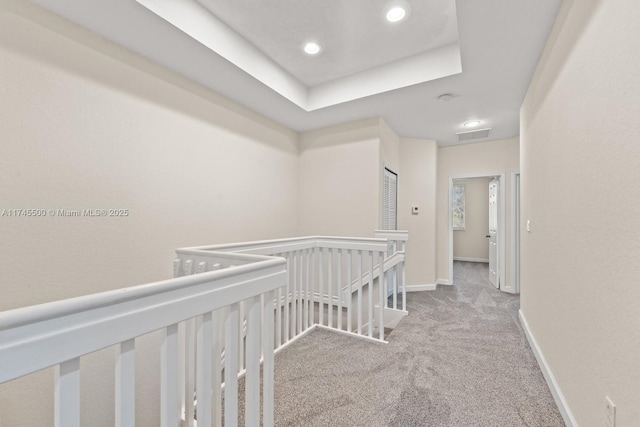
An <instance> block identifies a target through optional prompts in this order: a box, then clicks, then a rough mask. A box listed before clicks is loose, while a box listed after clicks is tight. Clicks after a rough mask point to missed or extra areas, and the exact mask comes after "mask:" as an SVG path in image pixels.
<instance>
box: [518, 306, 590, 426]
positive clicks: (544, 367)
mask: <svg viewBox="0 0 640 427" xmlns="http://www.w3.org/2000/svg"><path fill="white" fill-rule="evenodd" d="M518 313H519V315H520V323H521V324H522V329H524V334H525V335H526V337H527V341H529V346H530V347H531V350H532V351H533V355H534V356H535V357H536V360H537V361H538V366H540V370H541V371H542V375H543V376H544V379H545V380H546V381H547V385H548V386H549V390H550V391H551V394H552V395H553V399H554V400H555V401H556V405H558V410H559V411H560V415H562V418H563V420H564V422H565V424H566V425H567V427H578V423H577V422H576V419H575V418H574V417H573V414H572V413H571V409H570V408H569V405H568V404H567V401H566V399H565V398H564V395H563V394H562V390H560V386H559V385H558V382H557V381H556V377H555V376H554V375H553V372H551V369H550V368H549V365H548V364H547V360H546V359H545V357H544V354H542V350H541V349H540V347H538V343H537V342H536V339H535V338H534V337H533V334H532V333H531V330H530V329H529V324H528V323H527V319H526V318H525V317H524V313H523V312H522V310H518Z"/></svg>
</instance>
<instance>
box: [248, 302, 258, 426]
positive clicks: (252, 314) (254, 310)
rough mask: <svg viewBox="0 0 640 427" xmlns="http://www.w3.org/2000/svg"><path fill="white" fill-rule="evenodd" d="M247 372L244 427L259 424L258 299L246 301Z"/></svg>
mask: <svg viewBox="0 0 640 427" xmlns="http://www.w3.org/2000/svg"><path fill="white" fill-rule="evenodd" d="M247 303H248V317H247V353H246V354H247V371H246V374H245V425H246V426H258V425H259V424H260V353H261V349H260V335H261V334H260V323H261V320H262V319H261V310H260V297H259V296H258V297H253V298H251V299H249V300H247Z"/></svg>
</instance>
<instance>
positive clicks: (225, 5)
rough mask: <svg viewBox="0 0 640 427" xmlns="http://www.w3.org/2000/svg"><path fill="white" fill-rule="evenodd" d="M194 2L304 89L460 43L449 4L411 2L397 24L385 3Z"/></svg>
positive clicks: (295, 0) (450, 1) (452, 3)
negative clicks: (309, 47) (312, 46)
mask: <svg viewBox="0 0 640 427" xmlns="http://www.w3.org/2000/svg"><path fill="white" fill-rule="evenodd" d="M197 1H198V2H199V3H200V4H202V5H203V6H204V7H205V8H207V9H208V10H209V11H211V12H212V13H213V14H214V15H215V16H216V17H217V18H218V19H220V20H221V21H222V22H224V23H225V24H226V25H228V26H229V27H230V28H231V29H232V30H233V31H235V32H236V33H238V34H239V35H241V36H242V37H244V38H245V39H246V40H247V41H249V43H251V44H252V45H254V46H255V47H257V48H258V49H260V50H261V51H262V52H264V53H265V54H266V55H267V56H269V58H271V59H272V60H273V61H275V62H276V63H277V64H278V65H280V66H281V67H283V68H284V69H285V70H287V71H288V72H289V73H291V74H292V75H293V76H294V77H295V78H297V79H298V80H299V81H300V82H302V83H303V84H304V85H306V86H308V87H311V86H316V85H318V84H320V83H326V82H328V81H331V80H335V79H337V78H340V77H345V76H348V75H351V74H354V73H357V72H361V71H365V70H368V69H370V68H374V67H378V66H380V65H384V64H388V63H391V62H394V61H397V60H400V59H403V58H408V57H410V56H414V55H417V54H420V53H424V52H427V51H429V50H431V49H435V48H438V47H443V46H447V45H450V44H452V43H457V42H458V22H457V19H456V5H455V0H429V1H424V0H423V1H413V2H412V3H411V11H410V17H409V18H408V19H405V20H404V22H402V23H397V24H391V23H389V22H388V21H387V20H386V19H385V13H384V12H385V11H386V10H388V5H389V4H393V3H390V2H389V1H388V0H348V1H327V0H324V1H318V0H261V1H255V0H253V1H252V0H197ZM395 3H398V2H397V1H396V2H395ZM307 41H316V42H319V43H320V45H321V46H322V48H323V50H322V52H321V53H320V54H319V55H317V56H310V55H305V54H304V53H303V52H302V47H303V45H304V44H305V42H307Z"/></svg>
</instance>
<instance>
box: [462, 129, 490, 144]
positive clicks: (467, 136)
mask: <svg viewBox="0 0 640 427" xmlns="http://www.w3.org/2000/svg"><path fill="white" fill-rule="evenodd" d="M490 132H491V128H487V129H476V130H470V131H468V132H458V133H457V134H456V135H458V141H459V142H463V141H471V140H472V139H482V138H487V137H488V136H489V133H490Z"/></svg>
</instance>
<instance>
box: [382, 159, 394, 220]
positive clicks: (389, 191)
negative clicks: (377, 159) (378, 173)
mask: <svg viewBox="0 0 640 427" xmlns="http://www.w3.org/2000/svg"><path fill="white" fill-rule="evenodd" d="M397 204H398V175H397V174H395V173H394V172H392V171H390V170H389V169H387V168H384V188H383V196H382V229H383V230H396V229H397V226H398V221H397V215H398V214H397Z"/></svg>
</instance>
